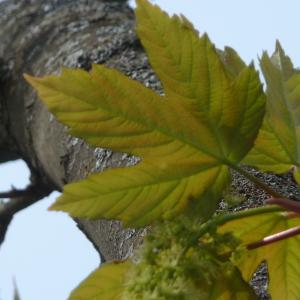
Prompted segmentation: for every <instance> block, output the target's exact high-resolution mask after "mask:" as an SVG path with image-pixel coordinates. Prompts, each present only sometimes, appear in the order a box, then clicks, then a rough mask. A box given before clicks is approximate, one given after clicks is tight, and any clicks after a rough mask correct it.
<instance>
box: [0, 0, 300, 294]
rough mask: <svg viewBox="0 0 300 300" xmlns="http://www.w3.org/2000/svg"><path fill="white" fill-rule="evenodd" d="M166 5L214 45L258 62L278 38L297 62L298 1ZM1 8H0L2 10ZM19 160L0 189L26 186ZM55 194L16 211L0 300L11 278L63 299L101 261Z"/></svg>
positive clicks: (0, 177)
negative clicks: (55, 206) (60, 209)
mask: <svg viewBox="0 0 300 300" xmlns="http://www.w3.org/2000/svg"><path fill="white" fill-rule="evenodd" d="M152 2H153V3H156V4H158V5H159V6H161V7H162V8H163V9H164V10H166V11H168V12H169V13H170V14H172V13H182V14H184V15H185V16H186V17H187V18H188V19H190V20H191V21H192V23H194V25H195V27H196V28H197V29H198V30H199V31H200V33H203V32H207V33H208V35H209V37H210V39H211V40H212V41H213V42H214V43H215V44H216V46H217V47H218V48H221V49H222V48H223V47H224V46H225V45H228V46H231V47H233V48H234V49H236V50H237V51H238V53H239V54H240V56H241V57H242V58H243V59H244V60H245V61H246V62H247V63H250V62H251V60H253V59H254V60H255V61H256V62H257V57H258V56H259V55H261V53H262V51H263V50H267V51H268V52H269V53H272V52H273V50H274V45H275V41H276V39H279V40H280V42H281V44H282V46H283V48H284V49H285V51H286V53H287V54H289V55H290V56H291V58H292V60H293V62H294V64H295V66H300V43H299V30H298V29H299V23H298V22H299V21H298V20H299V15H298V14H299V11H300V2H299V1H295V0H286V1H284V4H283V2H282V1H279V0H264V1H261V0H253V1H238V0H227V1H221V0H219V1H218V0H210V1H208V0H206V1H202V0H184V1H182V0H155V1H152ZM0 13H1V12H0ZM27 182H28V171H27V169H26V166H25V164H24V163H22V162H14V163H8V164H3V165H1V166H0V191H3V190H4V191H5V190H7V189H9V188H10V186H11V185H14V186H16V187H22V186H25V185H26V184H27ZM56 196H57V194H53V195H51V197H48V198H47V199H44V200H43V201H41V202H39V203H37V204H35V205H33V206H32V207H30V208H27V209H26V210H24V211H22V212H20V213H18V214H17V215H16V216H15V218H14V220H13V222H12V224H11V226H10V228H9V231H8V233H7V238H6V241H5V243H4V244H3V245H2V247H1V248H0V300H12V293H13V281H14V280H15V282H16V284H17V286H18V290H19V293H20V296H21V299H22V300H40V299H43V300H66V299H67V296H68V294H69V292H70V291H71V290H72V288H74V287H75V286H76V285H77V284H78V283H79V282H80V280H82V279H83V278H84V277H86V276H87V274H89V273H90V272H91V271H92V270H93V269H94V268H96V267H97V265H98V263H99V258H98V255H97V253H96V251H95V250H94V249H93V247H92V245H91V244H90V243H89V242H88V241H87V239H86V238H85V237H84V236H83V235H82V234H81V232H80V231H79V230H78V229H77V228H76V225H75V223H74V222H73V221H72V219H71V218H69V217H68V216H67V215H66V214H63V213H55V212H48V211H47V207H49V205H50V204H51V203H52V202H53V201H54V199H55V197H56Z"/></svg>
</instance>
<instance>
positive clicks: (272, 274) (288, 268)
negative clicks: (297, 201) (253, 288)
mask: <svg viewBox="0 0 300 300" xmlns="http://www.w3.org/2000/svg"><path fill="white" fill-rule="evenodd" d="M299 225H300V216H299V215H298V216H296V215H293V216H291V215H290V214H289V213H287V212H270V213H264V214H263V215H254V216H247V217H244V218H240V219H238V220H235V221H231V222H228V223H226V224H225V225H223V226H222V227H220V228H219V232H220V233H225V232H231V233H232V234H233V235H234V236H235V237H237V238H238V239H240V240H241V241H242V243H243V244H244V245H245V246H246V245H249V244H251V243H254V242H257V241H260V240H262V239H264V238H265V237H266V236H270V235H272V234H276V233H278V232H282V231H284V230H287V229H289V228H293V227H295V226H299ZM299 247H300V237H299V235H298V236H294V237H291V238H287V239H284V240H282V241H277V242H276V243H272V244H269V245H265V246H263V247H259V248H257V249H253V250H250V251H248V253H247V255H244V256H241V257H240V259H238V260H236V261H235V263H236V265H237V266H238V268H239V269H240V270H241V272H242V274H243V278H244V279H245V280H246V281H250V280H251V278H252V275H253V273H254V271H255V270H256V269H257V267H258V266H259V264H260V263H261V262H263V261H266V262H267V264H268V273H269V292H270V294H271V295H272V299H274V300H276V299H278V300H281V299H289V300H293V299H294V300H296V299H299V295H300V285H299V277H300V269H299V268H298V267H297V266H299V264H300V257H299Z"/></svg>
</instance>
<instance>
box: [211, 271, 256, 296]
mask: <svg viewBox="0 0 300 300" xmlns="http://www.w3.org/2000/svg"><path fill="white" fill-rule="evenodd" d="M206 291H207V292H208V294H209V296H208V297H207V299H218V300H241V299H242V300H254V299H258V297H257V296H256V295H255V293H254V291H253V290H252V288H251V287H250V286H249V284H247V283H246V282H245V281H244V280H243V278H242V276H241V273H240V271H239V270H238V269H237V268H234V267H230V268H225V269H223V270H222V271H220V274H219V276H218V277H217V279H216V281H215V282H214V284H213V285H212V286H211V287H207V289H206Z"/></svg>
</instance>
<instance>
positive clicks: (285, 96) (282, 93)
mask: <svg viewBox="0 0 300 300" xmlns="http://www.w3.org/2000/svg"><path fill="white" fill-rule="evenodd" d="M261 67H262V70H263V73H264V76H265V78H266V82H267V112H266V116H265V119H264V123H263V126H262V128H261V130H260V132H259V135H258V138H257V140H256V142H255V147H254V148H253V150H252V151H251V152H250V153H249V155H248V156H247V157H246V159H245V163H246V164H249V165H252V166H256V167H258V168H260V169H262V170H263V171H271V172H275V173H283V172H287V171H288V170H290V169H293V170H294V177H295V179H296V181H297V182H298V183H299V184H300V180H299V177H300V176H299V166H300V73H299V71H297V70H295V69H294V68H293V65H292V63H291V61H290V59H289V57H288V56H286V55H285V53H284V51H283V50H282V48H281V46H280V44H279V42H277V45H276V51H275V53H274V54H273V56H272V57H271V58H270V57H269V56H268V55H267V54H266V53H264V54H263V56H262V59H261Z"/></svg>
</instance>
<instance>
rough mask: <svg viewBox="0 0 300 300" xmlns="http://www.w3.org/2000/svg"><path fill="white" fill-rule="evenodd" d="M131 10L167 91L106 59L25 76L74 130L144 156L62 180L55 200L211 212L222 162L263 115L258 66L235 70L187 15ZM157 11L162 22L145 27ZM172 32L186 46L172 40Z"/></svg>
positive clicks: (124, 211) (151, 212) (122, 215)
mask: <svg viewBox="0 0 300 300" xmlns="http://www.w3.org/2000/svg"><path fill="white" fill-rule="evenodd" d="M137 15H138V32H139V34H140V35H141V38H142V41H144V40H143V39H144V37H145V36H146V37H147V38H149V39H151V43H147V42H146V43H144V44H145V47H146V48H147V50H148V52H149V55H150V61H151V62H152V65H153V66H154V68H155V70H156V72H157V74H158V75H159V76H160V79H161V81H162V83H163V85H164V88H165V92H166V95H165V96H160V95H158V94H156V93H155V92H153V91H151V90H149V89H147V88H146V87H144V86H143V85H142V84H140V83H138V82H136V81H133V80H131V79H129V78H127V77H126V76H124V75H122V74H120V73H119V72H117V71H115V70H111V69H108V68H106V67H104V66H96V65H95V66H93V69H92V71H91V72H90V73H87V72H85V71H82V70H66V69H64V70H63V72H62V74H61V76H60V77H54V76H49V77H44V78H40V79H38V78H32V77H29V76H26V78H27V80H28V81H29V82H30V83H31V84H32V85H33V86H34V87H35V88H36V89H37V90H38V91H39V96H40V97H41V99H43V101H44V102H45V103H46V104H47V106H48V108H49V110H50V111H51V112H53V113H54V114H55V115H56V116H57V118H58V119H59V120H60V121H61V122H63V123H65V124H67V125H68V126H69V127H70V130H71V133H72V134H74V135H77V136H79V137H81V138H83V139H85V140H86V141H87V142H88V143H90V144H92V145H94V146H99V147H109V148H111V149H113V150H116V151H124V152H129V153H131V154H134V155H138V156H140V157H141V158H142V162H141V163H140V164H138V165H137V166H134V167H131V168H128V169H126V170H124V169H113V170H108V171H105V172H103V173H101V174H96V175H92V176H90V177H88V178H87V179H86V180H85V181H82V182H80V183H73V184H69V185H67V186H66V187H65V188H64V193H63V195H62V196H61V197H59V198H58V200H57V202H56V203H55V204H54V205H53V206H52V209H56V210H63V211H66V212H69V213H70V214H71V215H72V216H78V217H86V218H109V219H110V218H113V219H121V220H122V221H124V222H125V223H126V225H129V226H144V225H146V224H149V223H151V222H152V221H153V220H155V219H158V218H162V217H163V218H166V217H168V216H172V215H174V213H175V214H176V213H179V212H182V211H183V209H185V208H186V206H187V204H188V203H189V201H194V203H197V205H196V206H198V207H200V208H201V209H202V210H203V213H204V215H205V216H206V217H209V216H210V215H211V214H212V213H213V212H214V210H215V207H216V203H217V202H218V201H219V199H220V197H221V194H222V191H223V190H224V188H225V186H226V185H228V183H229V180H230V178H229V169H228V167H229V166H235V165H236V164H238V163H239V162H240V161H241V159H243V158H244V156H245V155H246V154H247V152H248V151H249V150H250V149H251V147H252V146H253V143H254V139H255V138H256V135H257V132H258V129H259V127H260V125H261V121H262V118H263V115H264V100H265V99H264V94H263V91H262V88H261V84H260V81H259V77H258V74H257V72H256V71H255V70H254V68H253V66H249V67H243V68H242V67H241V64H242V63H241V62H239V63H236V64H237V65H239V67H234V69H235V70H236V74H235V76H232V74H231V73H230V72H229V71H228V67H225V66H224V64H223V62H222V59H221V58H220V56H219V55H218V53H217V51H216V49H215V47H214V46H213V44H212V43H211V42H210V40H209V39H208V37H207V36H206V35H204V36H202V37H199V36H198V34H197V32H196V31H195V30H194V28H193V27H192V25H191V24H189V23H188V22H187V20H186V19H185V18H179V17H173V18H169V17H168V16H167V15H166V14H165V13H163V12H161V11H160V10H159V9H158V8H157V7H155V6H153V5H151V4H149V3H148V2H147V1H145V0H140V1H138V8H137ZM154 21H155V23H156V26H157V28H158V29H159V30H156V31H155V30H154V29H152V28H151V27H149V28H147V24H148V23H149V22H150V23H149V24H148V26H150V25H151V24H152V22H154ZM162 31H163V32H162ZM167 32H168V33H169V35H170V38H169V39H167V38H166V39H165V40H164V43H163V42H162V41H161V40H160V39H161V36H163V35H165V34H167ZM178 37H180V40H181V41H182V43H180V45H181V44H182V47H181V46H180V47H173V46H174V42H175V39H176V38H178ZM168 40H169V43H167V41H168ZM177 44H178V42H176V45H177ZM177 46H178V45H177ZM157 47H158V48H159V57H157V59H158V60H159V61H157V62H155V57H156V55H157V54H158V53H157V51H156V49H157ZM171 48H174V51H175V52H174V55H175V56H176V59H175V60H172V57H173V54H172V55H171V57H170V53H169V51H170V49H171ZM188 49H190V50H188ZM186 51H187V52H186ZM196 54H197V55H196ZM232 57H233V60H235V61H237V60H238V58H237V57H236V56H234V55H232ZM153 59H154V63H153ZM160 59H161V60H160ZM237 69H239V70H240V72H239V73H238V72H237ZM237 73H238V74H237ZM198 204H199V205H198Z"/></svg>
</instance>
